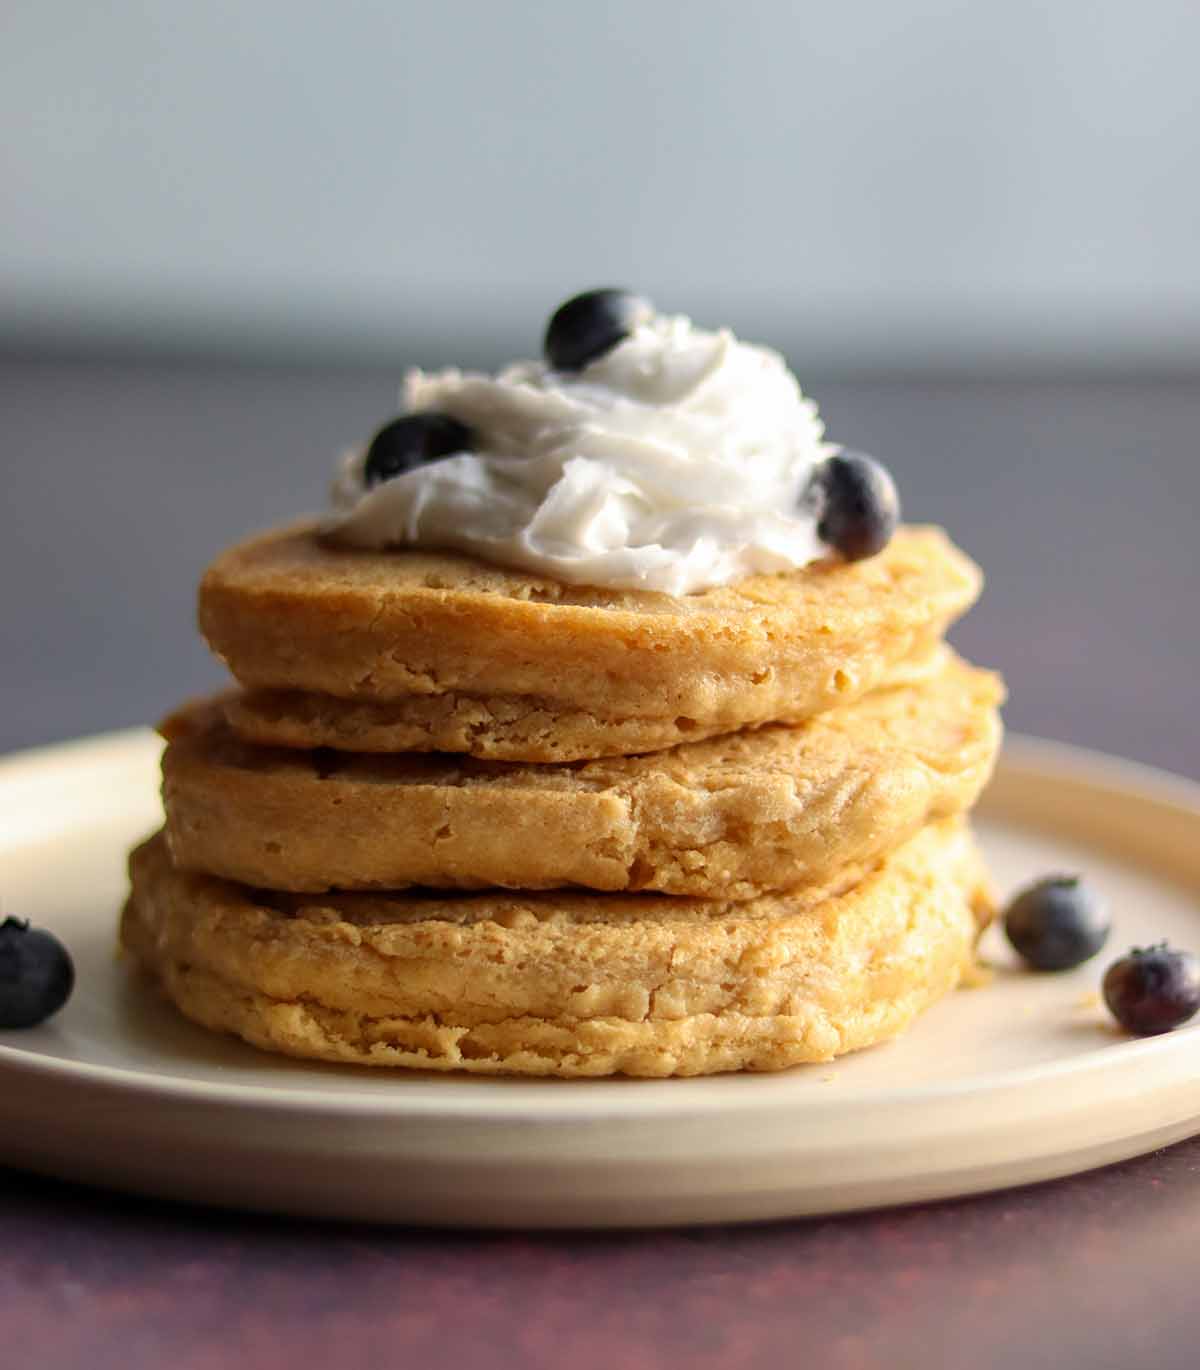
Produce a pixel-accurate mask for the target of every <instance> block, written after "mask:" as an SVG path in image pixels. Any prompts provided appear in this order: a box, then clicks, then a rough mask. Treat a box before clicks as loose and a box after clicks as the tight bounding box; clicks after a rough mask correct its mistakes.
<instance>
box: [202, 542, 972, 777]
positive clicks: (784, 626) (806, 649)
mask: <svg viewBox="0 0 1200 1370" xmlns="http://www.w3.org/2000/svg"><path fill="white" fill-rule="evenodd" d="M981 584H982V578H981V575H980V572H979V570H978V568H977V567H976V566H975V565H974V564H973V563H972V562H971V561H970V560H969V559H968V558H967V557H966V556H964V555H963V553H961V552H960V551H958V549H957V548H955V547H954V546H953V545H952V544H951V543H950V541H949V540H948V539H947V538H946V536H945V535H944V534H943V533H942V532H941V531H940V530H938V529H934V528H902V529H900V530H899V532H897V534H896V536H895V537H894V538H893V539H892V541H891V542H890V543H889V545H888V546H887V548H885V549H884V551H883V552H881V553H880V554H879V555H878V556H876V557H872V558H870V559H868V560H866V561H860V562H854V563H845V562H841V561H835V560H829V561H823V562H818V563H814V564H813V565H811V566H807V567H804V568H803V569H801V570H799V571H793V572H787V573H783V574H779V575H774V576H751V577H748V578H747V579H744V580H741V581H739V582H737V583H736V584H734V585H728V586H720V587H718V588H716V589H712V590H706V591H703V592H701V593H699V594H694V595H687V596H682V597H674V596H671V595H663V594H655V593H649V592H639V591H621V590H604V589H599V588H593V587H587V586H570V585H565V584H562V583H560V582H558V581H553V580H548V579H538V578H534V577H531V576H528V575H526V574H524V573H521V572H516V571H510V570H505V569H504V568H501V567H496V566H491V565H487V564H485V563H483V562H480V561H477V560H474V559H472V558H469V557H465V556H460V555H457V554H453V553H439V552H429V551H423V550H389V551H384V552H373V551H360V550H353V549H344V548H337V547H333V546H329V545H326V544H325V543H323V542H322V541H321V540H320V539H319V538H318V537H317V536H316V533H315V525H314V524H312V523H305V524H301V525H298V526H295V527H291V528H285V529H282V530H277V531H275V532H269V533H266V534H263V535H261V536H258V537H255V538H251V539H250V540H248V541H247V542H244V543H242V544H240V545H238V546H236V547H233V548H231V549H230V550H229V551H227V552H225V553H224V554H222V555H221V556H220V557H218V559H217V560H216V561H215V562H214V563H213V565H212V566H211V567H210V568H209V569H208V571H207V572H206V573H205V576H204V578H203V580H202V582H201V586H200V600H199V618H200V627H201V631H202V632H203V633H204V635H205V637H206V638H207V640H208V642H209V644H210V646H211V647H212V649H213V650H214V651H215V652H216V653H217V655H218V656H220V657H221V658H222V659H223V660H224V661H225V662H226V663H227V664H228V666H229V668H230V670H231V671H232V672H233V674H234V675H235V676H236V677H237V678H238V680H239V681H240V682H241V683H242V684H243V685H245V686H247V687H249V688H250V689H251V690H259V691H261V690H269V691H275V692H279V691H282V692H288V693H289V694H291V695H292V696H293V698H294V697H295V696H296V694H297V692H298V693H299V695H301V696H303V695H316V696H321V697H332V700H334V701H349V702H352V703H353V704H354V705H362V704H368V705H370V706H372V707H375V708H377V707H385V708H386V707H389V706H398V707H399V708H400V709H402V710H404V709H407V708H408V707H409V706H410V705H413V704H418V705H419V704H425V705H428V704H431V703H433V702H434V701H442V702H446V701H449V702H451V707H452V709H456V710H461V709H462V708H464V707H472V706H474V707H475V708H476V710H477V712H478V711H482V714H483V722H482V724H481V725H480V726H473V727H470V728H465V727H464V728H461V729H459V730H458V731H457V732H456V733H455V734H454V735H453V736H442V737H440V738H439V739H438V740H437V741H436V742H434V743H432V744H431V745H433V746H435V747H437V748H438V749H442V750H460V751H464V752H470V753H472V754H475V755H482V756H489V755H491V756H495V755H501V754H502V755H504V756H505V757H506V758H508V759H512V760H529V761H543V760H551V759H553V760H570V759H580V758H585V757H588V756H603V755H612V754H615V753H619V752H622V751H631V750H637V749H643V750H645V749H654V748H657V747H666V746H671V745H674V744H675V743H677V742H678V741H679V740H680V739H681V738H683V737H686V736H688V735H693V736H695V735H700V736H704V735H711V734H713V733H718V732H725V731H733V730H735V729H738V728H741V727H745V726H752V725H756V724H761V723H768V722H775V721H786V722H792V721H799V720H801V719H804V718H807V717H810V716H811V715H813V714H815V713H819V712H821V711H823V710H824V709H827V708H830V707H832V706H833V705H834V704H837V703H844V702H847V701H848V700H850V699H853V698H856V697H857V696H858V695H861V694H863V693H865V692H866V691H867V690H869V689H871V688H872V687H873V686H875V685H876V684H877V683H879V682H881V681H883V680H884V679H886V678H888V677H889V676H890V675H892V674H893V673H894V671H895V668H896V667H897V666H898V665H899V664H900V663H903V662H904V661H906V660H909V659H912V658H916V657H919V656H920V655H921V654H922V652H927V651H928V649H929V648H930V647H931V646H932V644H933V643H935V642H936V641H937V639H938V638H940V637H941V635H942V634H943V633H944V632H945V630H946V628H947V626H948V625H949V624H950V623H951V622H952V621H953V620H954V619H955V618H957V617H958V615H959V614H961V613H962V612H963V611H964V610H966V609H967V608H968V607H969V606H970V605H971V603H972V602H973V601H974V600H975V598H976V597H977V596H978V594H979V590H980V587H981ZM492 702H496V703H497V704H498V705H499V712H500V713H501V714H502V715H504V716H507V714H509V713H511V712H512V710H513V708H514V707H516V708H517V709H519V710H520V709H524V710H525V711H535V712H537V713H538V714H539V716H542V717H544V718H545V719H546V720H548V722H547V724H546V726H544V727H541V728H540V729H539V730H538V732H537V735H530V736H528V737H526V736H524V735H522V736H520V737H519V738H518V740H517V741H516V742H515V743H511V744H510V745H508V748H507V750H505V751H504V752H503V753H498V752H496V751H494V750H492V751H489V750H488V727H487V725H486V717H487V714H488V708H489V705H490V704H491V703H492ZM334 707H335V709H336V705H335V706H334ZM560 717H561V718H563V719H565V720H567V721H568V722H569V726H566V727H562V728H557V727H556V726H555V720H556V719H558V718H560ZM631 722H633V724H634V726H632V727H631V726H630V724H631ZM273 740H276V741H282V742H285V743H286V742H287V741H288V739H287V737H286V736H277V737H275V738H274V739H273ZM306 742H307V744H308V745H312V741H311V739H309V738H306V737H305V736H303V735H299V736H297V737H295V739H294V745H305V743H306ZM448 744H449V745H448ZM403 745H404V746H406V747H412V746H414V745H415V744H414V742H413V740H412V738H411V737H407V738H406V741H405V742H404V744H403Z"/></svg>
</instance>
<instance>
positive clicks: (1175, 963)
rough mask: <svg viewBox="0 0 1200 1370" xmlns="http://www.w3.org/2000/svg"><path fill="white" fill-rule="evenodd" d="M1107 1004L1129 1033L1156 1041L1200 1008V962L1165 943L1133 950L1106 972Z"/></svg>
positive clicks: (1188, 953)
mask: <svg viewBox="0 0 1200 1370" xmlns="http://www.w3.org/2000/svg"><path fill="white" fill-rule="evenodd" d="M1103 990H1104V1002H1105V1003H1106V1004H1107V1005H1108V1007H1109V1010H1110V1011H1111V1013H1112V1015H1113V1017H1114V1018H1115V1019H1116V1020H1117V1022H1118V1023H1120V1024H1121V1026H1122V1027H1123V1028H1125V1029H1126V1030H1127V1031H1129V1032H1133V1033H1136V1034H1137V1035H1138V1036H1139V1037H1152V1036H1154V1035H1155V1034H1156V1033H1159V1032H1170V1031H1171V1029H1172V1028H1177V1027H1178V1026H1179V1025H1180V1024H1181V1023H1186V1022H1187V1020H1188V1019H1189V1018H1190V1017H1192V1015H1193V1014H1194V1013H1195V1012H1196V1011H1197V1010H1198V1009H1200V961H1197V959H1196V958H1195V957H1194V956H1193V955H1192V954H1191V952H1189V951H1172V950H1171V948H1170V947H1168V946H1167V944H1166V943H1165V942H1160V943H1159V944H1158V945H1157V946H1154V947H1134V948H1133V950H1132V951H1130V953H1129V955H1128V956H1122V957H1121V959H1120V960H1119V961H1114V962H1113V963H1112V965H1111V966H1109V968H1108V970H1107V971H1105V973H1104V984H1103Z"/></svg>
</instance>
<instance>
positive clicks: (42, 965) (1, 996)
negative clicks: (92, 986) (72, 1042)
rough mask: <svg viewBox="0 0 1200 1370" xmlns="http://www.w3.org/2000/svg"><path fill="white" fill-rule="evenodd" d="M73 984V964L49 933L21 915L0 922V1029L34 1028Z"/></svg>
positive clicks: (64, 999) (67, 994)
mask: <svg viewBox="0 0 1200 1370" xmlns="http://www.w3.org/2000/svg"><path fill="white" fill-rule="evenodd" d="M74 987H75V967H74V966H73V965H72V964H71V958H70V956H69V955H68V954H67V949H66V947H64V946H63V944H62V943H61V942H60V941H59V940H58V938H57V937H55V936H54V935H53V934H52V933H49V932H43V931H42V930H41V929H40V928H31V927H30V926H29V924H28V923H27V922H25V921H23V920H22V919H20V918H6V919H5V920H4V922H3V923H0V1028H26V1027H36V1026H37V1025H38V1023H43V1022H45V1020H46V1019H47V1018H49V1017H50V1015H51V1014H52V1013H57V1012H58V1010H59V1009H60V1008H62V1006H63V1005H64V1004H65V1003H66V1002H67V1000H68V999H69V998H70V997H71V991H72V989H74Z"/></svg>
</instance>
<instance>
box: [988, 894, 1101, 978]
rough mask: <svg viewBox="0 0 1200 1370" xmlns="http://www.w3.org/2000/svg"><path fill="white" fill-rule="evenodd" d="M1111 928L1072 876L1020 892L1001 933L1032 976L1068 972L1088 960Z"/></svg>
mask: <svg viewBox="0 0 1200 1370" xmlns="http://www.w3.org/2000/svg"><path fill="white" fill-rule="evenodd" d="M1111 928H1112V923H1111V920H1110V919H1109V916H1108V907H1107V905H1106V904H1105V902H1104V900H1103V899H1101V898H1100V897H1099V895H1097V894H1095V893H1094V892H1093V891H1092V890H1090V889H1089V888H1088V887H1087V885H1085V884H1084V883H1083V881H1081V880H1080V879H1079V877H1078V876H1077V875H1052V876H1049V877H1048V878H1047V879H1045V880H1039V881H1038V882H1037V883H1036V884H1034V885H1030V886H1029V888H1028V889H1024V890H1022V891H1021V892H1020V893H1019V894H1018V895H1017V897H1016V898H1015V899H1014V900H1013V901H1012V903H1011V904H1009V906H1008V908H1007V910H1006V911H1005V914H1004V931H1005V932H1006V933H1007V934H1008V940H1009V941H1010V942H1011V943H1012V944H1013V946H1014V947H1015V948H1016V949H1017V951H1018V952H1019V953H1020V954H1021V956H1022V958H1023V959H1024V960H1026V961H1028V962H1029V964H1030V965H1031V966H1033V968H1034V969H1035V970H1071V969H1072V968H1073V967H1074V966H1081V965H1083V963H1084V962H1085V961H1087V960H1090V959H1091V958H1092V957H1093V956H1095V954H1096V953H1097V952H1098V951H1099V950H1100V948H1101V947H1102V946H1103V945H1104V944H1105V942H1107V941H1108V934H1109V932H1110V930H1111Z"/></svg>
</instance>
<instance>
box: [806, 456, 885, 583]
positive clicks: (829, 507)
mask: <svg viewBox="0 0 1200 1370" xmlns="http://www.w3.org/2000/svg"><path fill="white" fill-rule="evenodd" d="M804 502H805V503H806V504H808V505H810V506H812V507H815V509H816V513H817V536H818V537H819V538H820V539H821V541H822V542H824V543H826V544H827V545H828V546H830V547H832V548H833V550H834V551H835V552H839V553H840V554H841V555H842V556H843V557H845V558H846V560H847V561H862V560H863V559H864V558H865V557H873V556H874V555H875V554H876V552H882V551H883V549H884V548H885V547H886V546H887V545H888V543H889V542H890V541H891V539H892V534H893V533H894V532H895V531H896V525H897V524H898V523H899V522H900V497H899V495H897V493H896V486H895V483H894V481H893V480H892V478H891V476H890V475H889V474H888V470H887V467H885V466H883V465H882V464H881V463H879V462H877V461H876V460H875V459H874V458H873V457H868V456H866V455H864V454H863V453H862V452H841V453H839V454H838V455H837V456H836V457H829V458H828V459H827V460H825V461H823V462H822V463H821V464H820V465H819V466H818V467H817V469H816V470H815V471H814V472H813V477H812V480H811V482H810V483H809V486H808V489H807V490H806V491H805V493H804Z"/></svg>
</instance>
